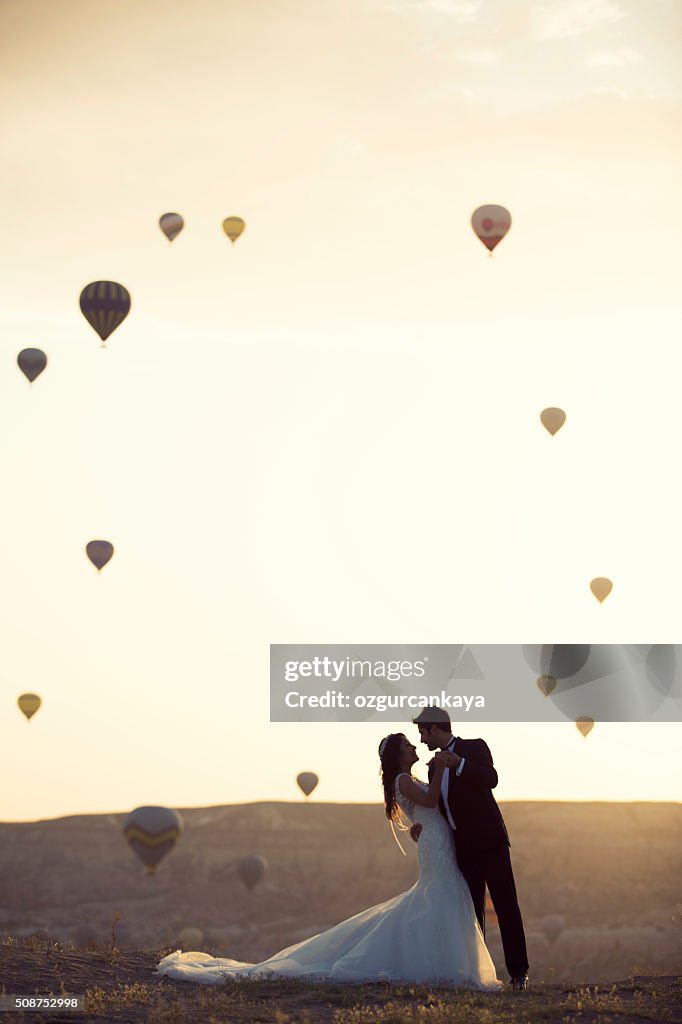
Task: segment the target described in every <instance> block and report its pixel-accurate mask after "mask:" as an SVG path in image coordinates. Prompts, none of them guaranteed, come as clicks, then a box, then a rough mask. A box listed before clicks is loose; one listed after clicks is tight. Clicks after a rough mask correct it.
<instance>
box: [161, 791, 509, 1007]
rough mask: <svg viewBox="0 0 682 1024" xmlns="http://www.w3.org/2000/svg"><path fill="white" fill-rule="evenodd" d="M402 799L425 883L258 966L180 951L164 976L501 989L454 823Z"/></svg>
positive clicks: (211, 981)
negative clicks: (416, 827) (415, 829)
mask: <svg viewBox="0 0 682 1024" xmlns="http://www.w3.org/2000/svg"><path fill="white" fill-rule="evenodd" d="M419 784H420V785H422V786H423V787H424V789H427V788H428V787H427V786H426V784H425V783H419ZM396 799H397V801H398V803H399V805H400V807H401V809H402V810H403V812H404V813H405V814H406V816H407V817H408V818H409V819H410V820H411V821H413V822H415V823H419V824H421V825H422V832H421V835H420V837H419V841H418V843H417V853H418V862H419V878H418V880H417V882H415V884H414V885H413V886H412V888H411V889H408V890H407V892H403V893H400V894H399V895H398V896H394V897H393V898H392V899H390V900H386V902H385V903H379V904H378V905H377V906H375V907H370V908H369V909H368V910H363V911H361V912H360V913H359V914H355V915H354V916H353V917H350V918H348V919H347V920H345V921H342V922H341V923H340V924H337V925H335V926H334V927H333V928H330V929H329V930H328V931H324V932H320V933H319V934H318V935H313V936H311V937H310V938H308V939H304V940H303V941H302V942H297V943H296V944H295V945H293V946H289V947H287V949H283V950H281V951H280V952H279V953H275V955H274V956H271V957H270V958H269V959H268V960H264V961H262V962H261V963H258V964H245V963H241V962H240V961H238V960H229V959H227V958H215V957H212V956H210V955H209V954H208V953H197V952H193V953H182V952H181V951H180V950H177V951H176V952H175V953H170V954H169V955H168V956H166V957H164V959H163V960H161V962H160V963H159V964H158V965H157V970H158V972H159V973H160V974H163V975H165V976H166V977H168V978H174V979H176V980H178V981H194V982H198V983H199V984H203V985H219V984H223V983H224V982H225V981H230V980H242V979H244V978H254V979H270V978H304V979H308V980H310V981H331V982H363V981H390V982H405V981H411V982H424V983H426V982H432V983H433V982H439V983H441V984H444V985H458V986H463V987H466V988H475V989H498V988H500V987H501V985H502V982H501V981H499V980H498V978H497V975H496V972H495V965H494V964H493V962H492V960H491V958H490V953H489V952H488V949H487V947H486V945H485V942H484V939H483V934H482V932H481V929H480V926H479V924H478V921H477V919H476V914H475V912H474V907H473V903H472V901H471V895H470V893H469V889H468V886H467V884H466V882H465V880H464V877H463V875H462V873H461V871H460V869H459V867H458V865H457V860H456V857H455V851H454V848H453V841H452V832H451V830H450V828H449V826H448V824H447V822H446V821H445V820H444V818H443V817H442V815H441V813H440V811H439V810H438V808H437V807H434V808H427V807H420V806H419V805H415V804H414V803H413V802H412V801H409V800H406V799H405V797H404V796H403V795H402V794H401V792H400V790H399V789H398V779H396Z"/></svg>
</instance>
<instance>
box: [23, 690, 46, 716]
mask: <svg viewBox="0 0 682 1024" xmlns="http://www.w3.org/2000/svg"><path fill="white" fill-rule="evenodd" d="M17 704H18V705H19V707H20V709H21V710H22V712H23V713H24V714H25V715H26V718H28V719H29V720H30V719H31V718H33V716H34V715H35V713H36V711H37V710H38V708H39V707H40V705H41V704H42V701H41V699H40V697H39V696H38V694H37V693H22V695H21V697H19V699H18V700H17Z"/></svg>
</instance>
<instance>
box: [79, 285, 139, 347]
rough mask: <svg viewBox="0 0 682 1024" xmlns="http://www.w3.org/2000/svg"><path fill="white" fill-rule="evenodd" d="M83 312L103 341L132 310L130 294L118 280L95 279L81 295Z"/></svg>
mask: <svg viewBox="0 0 682 1024" xmlns="http://www.w3.org/2000/svg"><path fill="white" fill-rule="evenodd" d="M80 306H81V313H82V314H83V316H84V317H85V319H86V320H87V321H88V323H89V324H90V326H91V327H92V328H93V330H95V331H97V333H98V334H99V336H100V338H101V339H102V343H104V342H105V341H106V340H107V338H108V337H109V335H110V334H113V332H114V331H115V330H116V328H117V327H119V326H120V325H121V324H122V323H123V321H124V320H125V318H126V317H127V316H128V313H129V312H130V295H129V293H128V291H127V289H125V288H124V287H123V285H122V284H117V283H116V281H93V282H92V284H89V285H86V287H85V288H84V289H83V291H82V292H81V297H80Z"/></svg>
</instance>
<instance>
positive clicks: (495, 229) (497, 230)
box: [471, 203, 511, 256]
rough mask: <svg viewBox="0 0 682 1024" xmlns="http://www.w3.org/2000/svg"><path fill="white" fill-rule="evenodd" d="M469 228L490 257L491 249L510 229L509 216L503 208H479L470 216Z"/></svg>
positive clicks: (488, 206) (490, 206)
mask: <svg viewBox="0 0 682 1024" xmlns="http://www.w3.org/2000/svg"><path fill="white" fill-rule="evenodd" d="M471 226H472V228H473V229H474V231H475V233H476V235H477V236H478V237H479V239H480V240H481V241H482V242H483V244H484V246H485V247H486V249H487V250H488V251H489V253H490V255H491V256H492V252H493V249H494V248H495V246H496V245H499V243H500V242H501V241H502V239H503V238H504V236H505V235H506V234H507V232H508V231H509V228H510V227H511V214H510V212H509V210H506V209H505V208H504V206H495V204H494V203H491V204H488V205H487V206H479V207H478V209H476V210H474V212H473V213H472V215H471Z"/></svg>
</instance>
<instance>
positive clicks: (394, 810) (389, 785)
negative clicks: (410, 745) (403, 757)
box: [379, 732, 405, 821]
mask: <svg viewBox="0 0 682 1024" xmlns="http://www.w3.org/2000/svg"><path fill="white" fill-rule="evenodd" d="M404 739H405V736H404V735H403V733H401V732H392V733H391V734H390V735H389V736H386V737H385V739H383V740H382V741H381V743H380V744H379V757H380V759H381V768H380V769H379V774H380V775H381V782H382V785H383V787H384V805H385V807H386V817H387V818H388V820H389V821H398V820H399V819H400V816H401V813H400V807H399V806H398V804H397V802H396V798H395V780H396V779H397V778H398V775H399V774H400V745H401V743H402V741H403V740H404Z"/></svg>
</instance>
